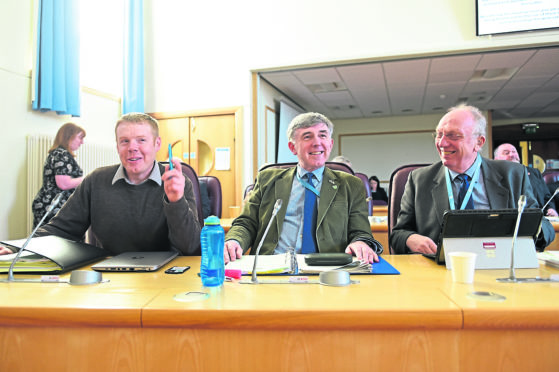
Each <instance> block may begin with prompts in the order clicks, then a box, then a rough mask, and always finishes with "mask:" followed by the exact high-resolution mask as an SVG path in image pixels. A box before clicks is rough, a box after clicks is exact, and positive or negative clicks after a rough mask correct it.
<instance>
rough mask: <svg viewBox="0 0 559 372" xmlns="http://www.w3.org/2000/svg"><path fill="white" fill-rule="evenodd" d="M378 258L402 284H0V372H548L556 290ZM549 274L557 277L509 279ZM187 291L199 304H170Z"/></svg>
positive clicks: (129, 277)
mask: <svg viewBox="0 0 559 372" xmlns="http://www.w3.org/2000/svg"><path fill="white" fill-rule="evenodd" d="M386 260H387V261H388V262H390V263H391V264H392V265H393V266H394V267H396V268H397V269H398V270H399V271H400V272H401V275H385V276H383V275H364V276H363V275H362V276H357V275H353V276H352V279H358V280H360V283H359V284H352V285H350V286H347V287H328V286H322V285H319V284H290V285H286V284H259V285H250V284H246V285H245V284H239V283H230V282H228V283H225V284H224V286H223V287H222V288H221V289H215V290H209V289H205V288H203V287H202V286H201V282H200V278H199V277H198V276H197V272H198V267H199V262H200V258H199V257H179V258H177V259H175V260H174V261H173V262H172V263H171V264H169V265H168V266H171V265H177V266H182V265H190V266H192V269H191V270H189V271H187V272H186V273H184V274H181V275H169V274H164V273H163V270H159V271H157V272H154V273H105V274H104V275H103V278H104V279H108V280H110V281H109V282H105V283H100V284H94V285H89V286H71V285H69V284H64V283H40V284H39V283H0V371H10V372H16V371H75V370H79V371H111V370H112V371H116V370H118V371H240V370H242V371H275V370H281V371H359V370H382V371H385V370H397V371H409V370H413V371H444V372H448V371H513V370H519V371H557V367H558V362H557V361H558V359H557V356H558V355H559V283H557V282H554V283H550V282H538V283H524V284H514V283H498V282H496V280H495V279H496V278H499V277H506V276H508V271H507V270H478V271H477V272H476V276H475V283H474V284H472V285H468V284H459V283H453V282H452V279H451V273H450V272H449V271H447V270H446V268H444V267H442V266H437V265H436V264H435V263H434V262H432V261H430V260H428V259H426V258H424V257H422V256H419V255H410V256H390V255H389V256H386ZM550 274H559V270H555V269H551V268H548V267H546V266H543V265H542V266H541V267H540V268H539V269H533V270H517V275H518V276H536V275H540V276H542V277H548V276H549V275H550ZM17 276H19V275H17ZM68 276H69V274H65V275H63V277H68ZM187 291H192V292H198V291H200V292H206V293H209V294H210V295H209V298H207V299H204V300H195V301H192V302H181V301H177V300H175V295H177V294H181V293H185V292H187ZM472 291H488V292H496V293H498V294H501V295H503V296H505V297H506V300H504V301H502V302H490V301H483V300H477V299H472V298H470V297H469V295H468V294H469V293H470V292H472Z"/></svg>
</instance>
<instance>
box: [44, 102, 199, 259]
mask: <svg viewBox="0 0 559 372" xmlns="http://www.w3.org/2000/svg"><path fill="white" fill-rule="evenodd" d="M115 133H116V142H117V150H118V154H119V157H120V161H121V164H119V165H113V166H108V167H102V168H99V169H97V170H95V171H93V172H92V173H91V174H90V175H88V176H87V177H86V178H85V179H84V181H83V182H82V184H81V185H80V186H79V187H78V188H77V189H76V191H75V192H74V194H73V195H72V197H70V199H68V201H67V202H66V203H65V204H64V206H63V207H62V208H61V209H60V211H59V212H58V214H57V215H56V216H55V217H53V218H52V220H51V221H50V222H49V223H48V224H47V225H45V226H43V227H42V228H40V229H39V231H38V235H57V236H60V237H63V238H67V239H74V240H79V239H82V237H83V236H84V235H85V233H86V231H87V229H88V228H90V227H91V231H92V233H93V235H94V237H95V238H96V240H97V245H99V246H102V247H103V248H105V249H106V250H107V251H108V252H109V253H110V254H111V255H116V254H118V253H122V252H127V251H162V250H171V249H172V250H177V251H178V252H179V254H183V255H198V254H200V224H199V222H198V214H197V209H196V201H195V198H194V193H193V189H192V183H191V182H190V180H189V179H188V178H186V177H185V176H184V175H183V174H182V172H181V166H180V161H179V160H178V159H173V165H174V169H172V170H170V169H169V166H165V167H163V165H161V164H159V163H157V162H156V161H155V154H156V153H157V151H158V150H159V148H160V147H161V138H160V137H159V128H158V124H157V121H156V120H155V119H153V118H152V117H151V116H149V115H146V114H141V113H131V114H126V115H124V116H122V118H120V120H119V121H118V122H117V123H116V128H115Z"/></svg>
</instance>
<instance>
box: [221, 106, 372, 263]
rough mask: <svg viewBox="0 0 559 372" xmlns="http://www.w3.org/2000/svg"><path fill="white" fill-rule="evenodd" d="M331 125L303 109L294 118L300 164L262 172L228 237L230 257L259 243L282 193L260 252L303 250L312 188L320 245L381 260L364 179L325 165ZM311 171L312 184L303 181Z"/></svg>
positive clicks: (292, 140)
mask: <svg viewBox="0 0 559 372" xmlns="http://www.w3.org/2000/svg"><path fill="white" fill-rule="evenodd" d="M333 128H334V127H333V124H332V123H331V122H330V120H328V118H326V117H325V116H324V115H321V114H318V113H306V114H301V115H298V116H297V117H295V118H294V119H293V120H292V121H291V123H290V124H289V127H288V129H287V137H288V139H289V144H288V145H289V149H290V150H291V152H292V153H293V154H294V155H296V156H297V158H298V165H297V166H296V167H293V168H289V169H268V170H264V171H261V172H259V174H258V176H257V178H256V183H255V186H254V189H253V190H252V192H251V195H250V198H249V199H248V201H247V202H246V203H245V206H244V208H243V211H242V213H241V215H240V216H239V217H238V218H236V219H235V220H234V221H233V224H232V226H231V229H230V230H229V232H228V233H227V236H226V238H225V250H224V258H225V262H226V263H227V262H229V261H234V260H235V259H237V258H240V257H241V256H242V254H243V252H246V251H247V250H248V249H249V248H251V247H254V249H255V248H256V246H257V245H258V244H259V243H260V241H261V240H262V238H263V236H264V231H265V229H266V226H267V225H268V223H269V221H270V218H271V216H272V211H273V209H274V204H275V203H276V200H278V199H281V200H282V201H283V203H282V206H281V208H280V210H279V212H278V214H277V216H276V218H275V219H274V221H272V225H271V227H270V230H269V231H268V235H267V236H266V237H265V240H264V242H263V244H262V247H261V250H260V253H261V254H274V253H283V252H286V250H287V248H289V247H293V248H295V251H296V252H297V253H301V252H302V246H303V238H302V235H303V225H304V220H303V214H304V213H303V207H304V199H305V193H306V192H307V190H309V189H312V190H314V192H315V193H316V194H319V196H318V206H317V210H316V212H315V215H316V230H315V231H314V237H313V238H314V241H315V246H316V251H317V252H320V253H323V252H346V253H352V254H354V255H355V256H357V258H359V259H365V260H367V261H369V262H373V261H378V256H377V254H379V253H381V252H382V245H381V244H380V243H379V242H377V241H376V240H374V239H373V236H372V235H371V227H370V224H369V220H368V218H367V205H366V198H367V195H366V193H365V188H364V187H363V183H362V182H361V180H360V179H359V178H357V177H355V176H352V175H350V174H348V173H345V172H341V171H332V170H330V169H329V168H326V167H325V163H326V161H327V160H328V158H329V156H330V152H331V150H332V146H333V143H334V140H333V139H332V132H333ZM309 172H312V173H313V176H312V177H311V178H312V179H313V180H314V181H313V182H317V183H316V184H312V185H310V186H309V185H308V183H306V181H305V180H306V174H307V173H309ZM252 253H254V251H252Z"/></svg>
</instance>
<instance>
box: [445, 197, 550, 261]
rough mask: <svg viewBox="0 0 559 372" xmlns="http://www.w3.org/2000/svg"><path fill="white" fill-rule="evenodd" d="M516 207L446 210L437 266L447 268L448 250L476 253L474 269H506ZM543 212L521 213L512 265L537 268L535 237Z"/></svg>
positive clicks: (527, 210)
mask: <svg viewBox="0 0 559 372" xmlns="http://www.w3.org/2000/svg"><path fill="white" fill-rule="evenodd" d="M517 217H518V210H517V209H513V208H511V209H468V210H452V211H446V212H445V214H444V216H443V226H442V229H441V234H440V237H439V243H438V246H437V253H436V254H435V257H434V258H435V261H436V262H437V263H438V264H439V265H443V264H446V268H447V269H450V260H449V259H448V254H449V253H450V252H457V251H461V252H473V253H476V254H477V257H476V269H508V268H510V265H511V250H512V237H513V235H514V230H515V227H516V220H517ZM542 217H543V213H542V211H541V209H539V208H528V209H525V210H524V212H523V213H522V216H521V219H520V225H519V228H518V238H517V242H516V248H515V252H514V267H515V268H519V269H523V268H538V267H539V262H538V259H537V256H536V247H535V240H536V237H537V236H538V233H539V231H540V227H541V222H542Z"/></svg>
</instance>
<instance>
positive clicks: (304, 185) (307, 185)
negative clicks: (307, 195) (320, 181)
mask: <svg viewBox="0 0 559 372" xmlns="http://www.w3.org/2000/svg"><path fill="white" fill-rule="evenodd" d="M309 173H310V172H309ZM297 180H299V182H300V183H301V185H303V187H304V188H305V189H308V190H310V191H312V192H313V193H314V194H315V195H316V196H318V197H319V198H320V191H318V190H317V189H316V187H314V186H313V185H311V184H310V183H309V182H308V181H307V180H306V179H303V178H302V177H301V176H299V173H297Z"/></svg>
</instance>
